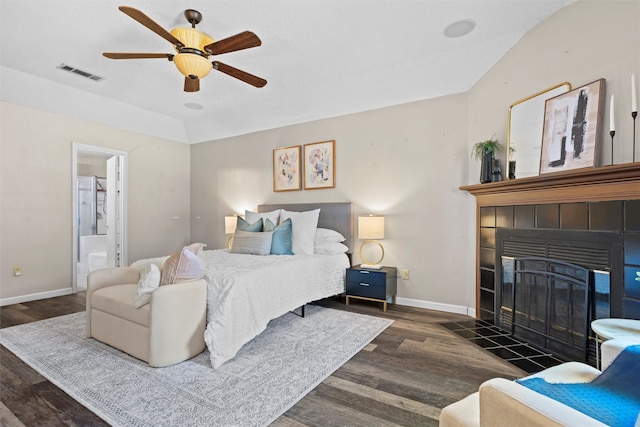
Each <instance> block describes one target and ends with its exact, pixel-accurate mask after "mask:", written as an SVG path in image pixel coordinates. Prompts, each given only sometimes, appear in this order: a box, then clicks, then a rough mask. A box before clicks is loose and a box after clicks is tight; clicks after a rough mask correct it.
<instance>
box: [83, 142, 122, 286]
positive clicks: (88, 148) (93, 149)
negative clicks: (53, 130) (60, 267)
mask: <svg viewBox="0 0 640 427" xmlns="http://www.w3.org/2000/svg"><path fill="white" fill-rule="evenodd" d="M71 146H72V161H71V171H72V177H71V196H72V197H71V199H72V202H71V203H72V209H73V213H72V217H71V221H72V229H73V232H72V233H73V237H72V240H73V254H72V256H73V260H72V261H73V262H72V264H73V265H72V268H73V270H72V272H73V276H72V284H73V285H72V288H71V289H72V292H77V291H78V262H77V259H78V250H79V248H78V222H77V220H76V219H77V218H78V194H77V191H76V180H77V178H78V153H95V154H107V155H110V156H120V183H121V188H120V197H121V200H122V204H121V212H122V230H121V238H120V241H121V242H122V247H121V250H120V265H129V262H128V246H129V240H128V233H127V230H128V213H127V204H128V203H127V188H128V183H127V179H128V177H127V159H128V154H129V153H127V152H126V151H122V150H114V149H112V148H105V147H98V146H96V145H87V144H81V143H78V142H72V143H71Z"/></svg>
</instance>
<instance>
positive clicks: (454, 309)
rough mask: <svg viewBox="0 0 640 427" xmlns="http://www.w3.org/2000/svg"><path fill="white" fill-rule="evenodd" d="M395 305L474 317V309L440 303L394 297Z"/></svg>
mask: <svg viewBox="0 0 640 427" xmlns="http://www.w3.org/2000/svg"><path fill="white" fill-rule="evenodd" d="M396 304H398V305H406V306H409V307H417V308H426V309H428V310H437V311H444V312H447V313H457V314H464V315H467V316H472V317H475V314H476V311H475V309H472V308H471V307H467V306H464V305H453V304H445V303H441V302H434V301H425V300H420V299H412V298H398V297H396Z"/></svg>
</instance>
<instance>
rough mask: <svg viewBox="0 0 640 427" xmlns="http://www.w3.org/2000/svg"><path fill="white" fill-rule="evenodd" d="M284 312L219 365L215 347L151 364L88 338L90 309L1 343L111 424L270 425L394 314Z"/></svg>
mask: <svg viewBox="0 0 640 427" xmlns="http://www.w3.org/2000/svg"><path fill="white" fill-rule="evenodd" d="M305 311H306V313H305V317H304V318H301V317H299V316H297V315H295V314H292V313H288V314H286V315H284V316H282V317H280V318H278V319H275V320H272V321H271V322H270V323H269V325H268V326H267V329H266V330H265V331H264V332H263V333H262V334H260V335H259V336H258V337H256V338H255V339H254V340H253V341H251V342H249V343H247V344H246V345H245V346H244V347H243V348H242V349H241V350H240V352H239V353H238V355H237V356H236V357H235V358H234V359H232V360H230V361H229V362H227V363H225V364H224V365H223V366H221V367H220V368H219V369H217V370H214V369H212V368H211V364H210V362H209V354H208V352H207V351H206V350H205V352H204V353H202V354H200V355H199V356H196V357H195V358H193V359H190V360H188V361H186V362H182V363H179V364H177V365H173V366H169V367H166V368H151V367H149V366H148V365H147V364H146V363H144V362H142V361H140V360H137V359H135V358H133V357H131V356H128V355H127V354H125V353H122V352H120V351H118V350H116V349H114V348H112V347H109V346H107V345H105V344H102V343H100V342H98V341H96V340H94V339H91V338H87V337H86V336H85V313H84V312H81V313H75V314H70V315H66V316H61V317H56V318H52V319H47V320H42V321H39V322H34V323H28V324H24V325H19V326H13V327H10V328H5V329H1V330H0V343H2V344H3V345H4V346H5V347H7V348H8V349H9V350H11V351H12V352H13V353H14V354H16V355H17V356H18V357H19V358H20V359H22V360H23V361H24V362H26V363H27V364H28V365H29V366H31V367H32V368H34V369H35V370H36V371H38V372H40V373H41V374H42V375H43V376H45V377H46V378H47V379H48V380H50V381H51V382H52V383H54V384H56V385H57V386H58V387H60V388H61V389H62V390H64V391H65V392H66V393H68V394H69V395H70V396H71V397H73V398H74V399H76V400H77V401H78V402H80V403H81V404H83V405H84V406H86V407H87V408H88V409H90V410H91V411H93V412H94V413H95V414H97V415H98V416H99V417H100V418H102V419H104V420H105V421H106V422H108V423H109V424H111V425H113V426H177V425H180V426H205V425H206V426H263V425H268V424H270V423H271V422H272V421H274V420H275V419H276V418H278V417H279V416H280V415H282V414H283V413H284V412H286V411H287V410H288V409H289V408H290V407H291V406H293V405H294V404H295V403H296V402H297V401H299V400H300V399H301V398H302V397H304V396H305V395H306V394H307V393H308V392H309V391H311V390H312V389H313V388H314V387H315V386H316V385H318V384H319V383H321V382H322V381H323V380H324V379H325V378H326V377H328V376H329V375H331V373H332V372H334V371H335V370H336V369H338V368H339V367H340V366H341V365H342V364H344V363H345V362H346V361H347V360H349V359H350V358H351V357H352V356H353V355H355V354H356V353H357V352H358V351H360V350H361V349H362V348H363V347H364V346H366V345H367V344H368V343H369V342H371V340H373V339H374V338H375V337H376V336H377V335H378V334H380V333H381V332H382V331H383V330H384V329H386V328H387V327H388V326H389V325H390V324H391V323H392V322H393V321H391V320H387V319H382V318H378V317H372V316H366V315H361V314H356V313H350V312H345V311H339V310H333V309H329V308H323V307H318V306H312V305H310V306H307V307H306V310H305Z"/></svg>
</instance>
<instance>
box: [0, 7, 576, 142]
mask: <svg viewBox="0 0 640 427" xmlns="http://www.w3.org/2000/svg"><path fill="white" fill-rule="evenodd" d="M574 1H575V0H422V1H419V0H262V1H258V0H217V1H212V0H207V1H204V0H190V1H175V0H174V1H155V0H153V1H150V0H145V1H139V0H131V1H128V2H127V1H126V0H121V1H117V2H116V1H112V0H74V1H72V0H65V1H61V0H42V1H31V0H0V41H1V46H0V48H1V49H0V65H1V66H2V68H1V71H2V74H1V75H0V77H1V79H2V86H0V88H1V91H0V97H1V98H2V100H4V101H8V102H14V103H20V104H24V105H28V106H32V107H36V108H42V109H45V110H48V111H54V112H60V113H64V114H67V115H71V116H76V117H80V118H84V119H90V120H93V121H97V122H100V123H105V124H109V125H111V126H116V127H122V128H127V129H130V130H135V131H138V132H142V133H146V134H150V135H154V136H161V137H166V138H168V139H173V140H178V141H181V142H187V143H197V142H202V141H208V140H213V139H219V138H224V137H228V136H235V135H241V134H246V133H250V132H255V131H260V130H265V129H271V128H276V127H280V126H285V125H290V124H295V123H301V122H307V121H311V120H316V119H321V118H327V117H334V116H339V115H343V114H348V113H354V112H359V111H365V110H371V109H374V108H380V107H384V106H389V105H397V104H401V103H405V102H411V101H416V100H422V99H429V98H434V97H438V96H443V95H448V94H453V93H460V92H465V91H467V90H469V89H470V88H471V87H472V86H473V85H474V84H475V83H476V82H477V81H478V80H479V79H480V78H481V77H482V76H483V75H484V74H485V73H486V72H487V71H488V70H489V69H490V68H491V67H492V66H493V65H494V64H495V63H496V62H497V61H498V60H499V59H500V58H501V57H502V56H503V55H504V54H505V53H506V52H507V51H508V50H509V49H510V48H511V47H512V46H513V45H514V44H515V43H517V42H518V41H519V40H520V39H521V38H522V36H523V35H524V34H526V33H527V32H528V31H529V30H530V29H532V28H533V27H534V26H536V25H537V24H538V23H539V22H541V21H543V20H545V19H546V18H547V17H549V16H550V15H552V14H553V13H555V12H556V11H557V10H559V9H561V8H563V7H565V6H566V5H568V4H570V3H573V2H574ZM123 4H124V5H127V6H132V7H135V8H137V9H140V10H141V11H142V12H144V13H145V14H146V15H148V16H149V17H150V18H152V19H153V20H154V21H156V22H157V23H158V24H160V25H161V26H162V27H164V28H165V29H167V30H171V29H172V28H174V27H176V26H188V24H187V23H186V20H185V19H184V16H183V11H184V9H188V8H192V9H196V10H198V11H200V12H201V13H202V14H203V20H202V22H201V23H200V24H199V25H198V28H199V29H200V30H202V31H204V32H207V33H208V34H210V35H211V36H212V37H213V38H214V39H216V40H219V39H222V38H226V37H229V36H231V35H234V34H237V33H239V32H241V31H244V30H251V31H253V32H255V33H256V34H257V35H258V36H259V37H260V38H261V39H262V46H260V47H257V48H253V49H247V50H244V51H238V52H232V53H228V54H224V55H219V56H216V57H215V58H216V59H217V60H220V61H221V62H224V63H226V64H229V65H232V66H234V67H237V68H240V69H242V70H245V71H247V72H250V73H252V74H256V75H258V76H260V77H263V78H265V79H266V80H267V81H268V84H267V86H265V87H264V88H262V89H257V88H255V87H253V86H250V85H248V84H246V83H243V82H241V81H239V80H236V79H233V78H231V77H229V76H227V75H225V74H222V73H220V72H217V71H215V70H213V71H212V72H211V73H210V74H209V75H208V76H207V77H205V78H204V79H203V80H202V81H201V85H200V87H201V89H200V92H197V93H185V92H183V81H184V79H183V77H182V76H181V75H180V73H179V72H178V70H177V69H176V68H175V66H174V64H173V63H171V62H168V61H167V60H163V59H144V60H119V61H116V60H110V59H107V58H104V57H103V56H102V52H105V51H111V52H157V53H173V49H172V46H171V45H170V43H169V42H167V41H166V40H164V39H163V38H161V37H160V36H158V35H156V34H155V33H153V32H151V31H150V30H148V29H147V28H145V27H144V26H142V25H141V24H139V23H138V22H136V21H134V20H133V19H131V18H130V17H128V16H127V15H125V14H124V13H122V12H120V11H119V10H118V6H119V5H123ZM460 19H473V20H475V21H476V22H477V26H476V29H475V30H474V31H473V32H472V33H471V34H469V35H466V36H463V37H460V38H455V39H451V38H446V37H445V36H444V35H443V30H444V28H445V27H446V26H447V25H448V24H450V23H452V22H454V21H456V20H460ZM61 63H65V64H68V65H70V66H73V67H76V68H78V69H81V70H84V71H87V72H90V73H94V74H97V75H99V76H101V77H105V80H103V81H101V82H94V81H91V80H88V79H84V78H81V77H79V76H77V75H74V74H70V73H66V72H64V71H61V70H58V69H56V67H57V66H58V65H60V64H61ZM185 103H197V104H200V105H202V106H203V107H204V108H203V109H202V110H192V109H188V108H186V107H185ZM58 110H60V111H58Z"/></svg>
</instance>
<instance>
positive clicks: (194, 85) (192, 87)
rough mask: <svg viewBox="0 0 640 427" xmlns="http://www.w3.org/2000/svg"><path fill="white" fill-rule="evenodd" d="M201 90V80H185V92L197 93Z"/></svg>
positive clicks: (187, 78) (189, 78) (188, 78)
mask: <svg viewBox="0 0 640 427" xmlns="http://www.w3.org/2000/svg"><path fill="white" fill-rule="evenodd" d="M199 90H200V79H192V78H191V77H185V78H184V91H185V92H197V91H199Z"/></svg>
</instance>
